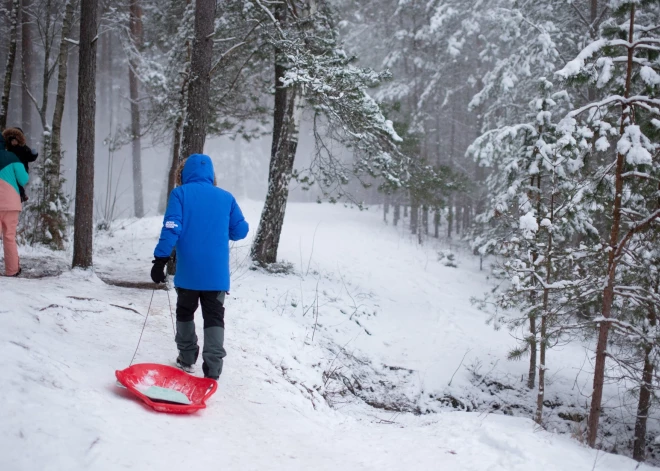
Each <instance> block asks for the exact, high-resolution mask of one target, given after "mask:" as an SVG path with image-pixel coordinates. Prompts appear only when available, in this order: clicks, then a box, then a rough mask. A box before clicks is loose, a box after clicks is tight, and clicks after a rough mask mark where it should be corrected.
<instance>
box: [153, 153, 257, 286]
mask: <svg viewBox="0 0 660 471" xmlns="http://www.w3.org/2000/svg"><path fill="white" fill-rule="evenodd" d="M213 176H214V173H213V163H212V162H211V159H210V157H209V156H208V155H203V154H193V155H191V156H190V157H189V158H188V160H187V161H186V164H185V165H184V167H183V173H182V175H181V182H182V185H181V186H179V187H177V188H175V189H174V190H172V193H171V194H170V200H169V202H168V204H167V211H166V212H165V219H164V220H163V229H162V230H161V233H160V240H159V241H158V245H157V246H156V250H155V251H154V256H156V257H169V256H170V255H171V253H172V248H173V247H174V246H176V275H175V276H174V286H176V287H177V288H185V289H192V290H199V291H229V241H230V240H241V239H244V238H245V236H246V235H247V233H248V230H249V226H248V223H247V222H246V221H245V218H244V217H243V213H242V212H241V208H239V207H238V204H237V203H236V199H234V197H233V196H232V194H231V193H229V192H227V191H225V190H222V189H220V188H217V187H215V186H214V185H213Z"/></svg>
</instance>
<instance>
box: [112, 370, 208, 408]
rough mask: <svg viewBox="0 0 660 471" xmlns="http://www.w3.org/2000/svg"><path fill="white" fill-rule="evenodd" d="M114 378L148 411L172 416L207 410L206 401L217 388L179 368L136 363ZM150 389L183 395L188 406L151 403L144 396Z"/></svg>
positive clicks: (150, 400)
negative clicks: (170, 390) (148, 408)
mask: <svg viewBox="0 0 660 471" xmlns="http://www.w3.org/2000/svg"><path fill="white" fill-rule="evenodd" d="M115 376H117V381H119V382H120V383H121V384H122V385H124V386H126V389H128V390H129V391H130V392H132V393H133V394H135V395H136V396H137V397H138V398H140V399H141V400H142V401H143V402H144V403H145V404H147V405H148V406H149V407H151V408H152V409H154V410H156V411H158V412H169V413H172V414H191V413H193V412H196V411H198V410H199V409H204V408H206V400H207V399H208V398H209V397H211V396H212V395H213V393H214V392H215V390H216V389H217V388H218V383H217V382H216V381H215V380H212V379H209V378H198V377H196V376H192V375H189V374H188V373H186V372H184V371H182V370H180V369H179V368H175V367H173V366H167V365H159V364H156V363H139V364H137V365H133V366H129V367H128V368H126V369H125V370H117V371H115ZM151 386H158V387H160V388H167V389H172V390H174V391H177V392H180V393H183V394H185V395H186V397H187V398H188V399H189V400H190V404H173V403H171V402H160V401H154V400H152V399H151V398H149V397H147V396H146V395H145V394H143V392H144V391H145V390H146V389H148V388H149V387H151Z"/></svg>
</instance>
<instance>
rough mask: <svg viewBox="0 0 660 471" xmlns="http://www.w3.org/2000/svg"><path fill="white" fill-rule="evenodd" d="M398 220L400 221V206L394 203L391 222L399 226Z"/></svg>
mask: <svg viewBox="0 0 660 471" xmlns="http://www.w3.org/2000/svg"><path fill="white" fill-rule="evenodd" d="M399 219H401V205H400V204H399V203H395V204H394V216H393V217H392V222H393V224H394V225H395V226H396V225H397V224H399Z"/></svg>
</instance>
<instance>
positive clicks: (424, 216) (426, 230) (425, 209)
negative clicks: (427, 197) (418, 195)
mask: <svg viewBox="0 0 660 471" xmlns="http://www.w3.org/2000/svg"><path fill="white" fill-rule="evenodd" d="M422 228H423V229H424V235H426V236H427V235H429V207H428V206H426V205H424V206H422Z"/></svg>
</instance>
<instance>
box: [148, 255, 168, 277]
mask: <svg viewBox="0 0 660 471" xmlns="http://www.w3.org/2000/svg"><path fill="white" fill-rule="evenodd" d="M169 260H170V257H156V258H155V259H154V261H153V262H151V263H153V264H154V266H153V267H152V268H151V279H152V280H153V281H154V283H164V282H165V279H166V278H167V277H166V275H165V266H166V265H167V262H169Z"/></svg>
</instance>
